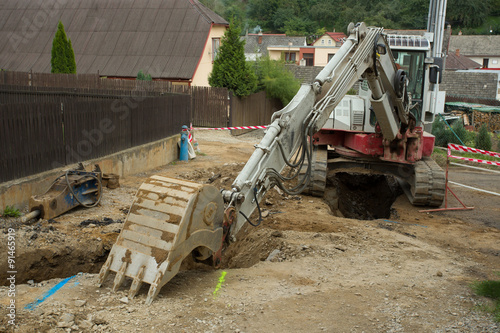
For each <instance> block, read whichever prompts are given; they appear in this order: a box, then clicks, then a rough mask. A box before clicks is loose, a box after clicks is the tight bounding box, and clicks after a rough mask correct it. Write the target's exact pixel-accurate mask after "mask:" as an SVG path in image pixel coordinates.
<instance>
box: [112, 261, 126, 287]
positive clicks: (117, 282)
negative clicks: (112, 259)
mask: <svg viewBox="0 0 500 333" xmlns="http://www.w3.org/2000/svg"><path fill="white" fill-rule="evenodd" d="M127 266H128V262H127V261H124V262H123V263H122V267H120V270H119V271H118V272H116V276H115V281H114V283H113V292H116V291H117V290H118V288H120V286H121V285H122V283H123V280H125V271H126V270H127Z"/></svg>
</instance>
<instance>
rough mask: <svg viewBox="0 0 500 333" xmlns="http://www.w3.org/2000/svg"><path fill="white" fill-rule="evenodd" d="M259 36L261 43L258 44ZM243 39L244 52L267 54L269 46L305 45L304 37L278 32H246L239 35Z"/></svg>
mask: <svg viewBox="0 0 500 333" xmlns="http://www.w3.org/2000/svg"><path fill="white" fill-rule="evenodd" d="M259 37H262V43H261V44H259ZM241 39H243V40H245V41H246V43H245V53H262V54H263V55H267V54H268V52H267V48H268V47H269V46H288V45H289V43H291V46H306V37H288V36H286V35H284V34H283V35H279V34H262V35H259V34H248V35H247V36H244V37H241Z"/></svg>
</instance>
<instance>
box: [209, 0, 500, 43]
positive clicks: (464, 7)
mask: <svg viewBox="0 0 500 333" xmlns="http://www.w3.org/2000/svg"><path fill="white" fill-rule="evenodd" d="M201 2H202V3H203V4H205V5H206V6H207V7H209V8H210V9H212V10H214V11H215V12H217V13H218V14H220V15H221V16H223V17H224V18H226V19H227V20H230V19H231V18H236V19H237V20H238V21H240V22H241V23H242V24H243V28H244V30H243V31H246V30H248V31H249V32H258V30H259V28H260V29H262V31H263V32H265V33H286V34H287V35H301V36H309V37H311V38H313V37H314V36H317V35H321V34H322V33H323V32H324V31H334V30H336V31H345V30H346V28H347V25H348V24H349V22H360V21H364V22H366V23H367V24H369V25H375V26H381V27H384V28H386V29H426V28H427V15H428V8H429V0H413V1H407V0H371V1H362V0H343V1H339V0H201ZM446 21H447V22H448V23H449V24H451V26H452V29H453V33H454V34H456V33H458V31H462V33H464V34H482V35H484V34H500V0H448V6H447V15H446Z"/></svg>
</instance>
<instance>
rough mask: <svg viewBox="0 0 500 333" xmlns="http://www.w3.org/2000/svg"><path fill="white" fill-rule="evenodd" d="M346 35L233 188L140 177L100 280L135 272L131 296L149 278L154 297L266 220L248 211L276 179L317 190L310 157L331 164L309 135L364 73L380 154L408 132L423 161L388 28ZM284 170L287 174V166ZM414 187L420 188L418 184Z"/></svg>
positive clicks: (278, 117)
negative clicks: (187, 264) (191, 265)
mask: <svg viewBox="0 0 500 333" xmlns="http://www.w3.org/2000/svg"><path fill="white" fill-rule="evenodd" d="M348 34H349V37H348V38H347V40H346V41H345V43H344V44H343V45H342V47H341V48H340V49H339V50H338V52H337V53H336V54H335V56H334V57H333V58H332V60H331V61H330V62H329V63H328V64H327V66H325V68H324V69H323V70H322V71H321V72H320V73H319V75H318V76H317V77H316V79H315V81H314V82H313V83H312V84H304V85H302V86H301V88H300V89H299V91H298V93H297V94H296V95H295V97H294V98H293V99H292V101H291V102H290V103H289V104H288V105H287V106H286V107H284V108H283V109H282V110H280V111H278V112H276V113H274V114H273V116H272V119H271V125H269V126H268V128H267V131H266V134H265V135H264V137H263V139H262V141H261V142H260V143H259V144H258V145H256V146H255V148H256V149H255V151H254V152H253V154H252V156H251V157H250V158H249V160H248V162H247V163H246V164H245V166H244V167H243V169H242V170H241V172H240V173H239V175H238V177H237V178H236V179H235V181H234V182H233V184H232V185H231V189H230V190H222V191H220V192H219V191H218V190H217V189H216V188H215V187H213V186H211V185H200V184H197V183H193V182H189V181H183V180H177V179H170V178H165V177H160V176H153V177H151V178H149V179H148V180H147V181H146V182H145V183H144V184H142V185H141V187H140V188H139V191H138V193H137V195H136V199H135V201H134V203H133V204H132V207H131V209H130V211H129V215H128V217H127V220H126V222H125V225H124V227H123V229H122V231H121V233H120V235H119V237H118V239H117V241H116V243H115V244H114V246H113V248H112V249H111V252H110V255H109V257H108V259H107V261H106V263H105V264H104V266H103V267H102V269H101V272H100V274H99V285H101V284H102V283H103V282H104V281H105V279H106V277H107V275H108V273H109V272H111V271H112V272H116V276H115V279H114V284H113V290H114V291H116V290H117V289H118V287H119V286H120V285H121V284H122V282H123V280H124V278H125V277H129V278H131V279H133V282H132V285H131V287H130V293H129V296H131V297H133V296H134V295H135V294H136V293H137V291H138V290H139V287H140V285H141V283H143V282H146V283H148V284H150V288H149V293H148V296H147V299H146V303H147V304H150V303H151V302H152V301H153V299H154V297H155V296H156V295H157V294H158V292H159V290H160V288H161V287H162V286H163V285H164V284H165V283H167V282H168V281H169V280H170V279H172V278H173V277H174V276H175V274H176V273H177V272H178V270H179V266H180V264H181V262H182V260H183V259H184V258H185V257H186V256H188V255H190V254H191V255H192V256H193V258H194V259H195V260H197V261H202V262H207V263H211V264H213V265H214V266H218V265H219V263H220V253H221V250H222V248H223V247H224V244H225V243H226V242H227V238H228V235H229V234H231V235H236V234H237V233H238V231H239V230H240V229H241V228H242V226H243V225H244V224H245V223H246V222H249V223H250V224H252V225H257V224H258V223H260V221H261V219H259V221H258V222H257V223H255V224H254V223H252V222H251V221H250V219H249V217H250V216H251V214H252V212H253V211H254V210H255V209H256V208H258V210H259V213H260V208H259V202H260V201H261V200H262V198H263V197H264V195H265V194H266V192H267V191H268V190H269V189H271V188H273V187H274V186H277V187H279V188H280V189H282V190H283V191H284V192H286V193H287V194H291V195H293V194H299V193H301V192H302V191H304V190H305V189H306V188H308V187H309V188H311V186H310V184H311V182H312V184H313V186H312V188H313V190H315V184H316V178H318V177H317V176H315V175H311V170H312V165H321V167H322V168H323V169H325V168H324V165H325V161H324V159H325V152H326V156H328V152H327V151H326V149H320V150H318V151H316V153H315V152H314V143H315V142H313V140H312V139H309V138H313V135H314V134H315V133H317V132H318V131H319V130H320V129H321V128H322V127H323V125H324V124H325V122H326V121H327V120H328V117H329V115H330V114H331V112H332V111H333V110H334V109H335V107H336V106H337V105H338V104H339V102H340V101H341V99H342V97H344V96H345V95H346V93H347V91H348V90H349V89H350V88H351V87H352V86H353V85H354V83H355V82H356V81H358V79H360V78H365V79H366V81H367V82H368V85H369V88H370V90H371V92H372V98H371V104H372V106H373V109H374V112H375V114H376V117H377V120H378V122H379V124H380V126H379V127H380V132H381V133H382V135H381V136H380V135H379V136H380V137H381V138H382V139H381V140H383V141H380V142H381V145H382V143H383V149H382V155H383V156H384V158H387V159H388V160H389V161H390V160H391V154H394V151H393V148H394V147H396V148H398V149H399V148H401V147H402V146H404V148H405V147H406V146H405V145H406V142H407V139H408V138H409V140H410V142H412V147H413V146H415V147H413V150H412V149H409V150H408V151H409V153H408V154H405V156H406V155H408V156H410V157H411V158H412V159H413V161H414V162H416V161H417V160H419V158H420V157H419V156H421V149H420V150H418V149H417V148H418V147H420V146H419V145H418V144H419V142H420V141H418V140H419V138H420V137H418V135H417V134H415V133H414V132H413V129H412V126H411V124H412V122H411V121H412V117H411V115H410V113H409V111H410V104H411V98H410V96H408V95H407V94H406V91H407V89H406V88H405V87H404V85H405V84H407V82H406V81H405V80H404V78H402V77H403V73H401V72H398V70H397V68H396V65H395V63H394V59H393V56H392V54H391V51H390V48H389V45H388V43H387V39H386V37H385V35H384V33H383V29H382V28H375V27H366V25H365V24H364V23H359V24H357V25H354V24H350V25H349V27H348ZM395 82H397V86H396V87H395V86H394V84H395ZM395 88H396V89H395ZM414 137H416V138H414ZM411 140H413V141H411ZM413 143H415V144H413ZM375 148H377V147H375ZM379 148H380V147H379ZM377 149H378V148H377ZM419 153H420V155H418V154H419ZM396 155H397V154H396ZM397 156H399V155H397ZM379 162H380V163H381V164H382V165H383V164H384V163H386V164H387V163H389V162H387V161H384V160H381V161H379ZM392 164H394V165H399V166H400V165H401V164H397V163H392ZM402 165H404V166H410V167H412V166H411V164H402ZM426 165H427V164H426ZM285 168H287V170H286V171H287V172H286V173H283V174H282V172H283V171H284V169H285ZM301 169H303V170H305V171H302V172H301V171H300V170H301ZM419 170H420V168H419ZM424 172H425V171H424ZM301 174H302V176H300V175H301ZM325 174H326V169H325ZM319 178H324V177H323V175H322V176H321V177H319ZM419 179H423V178H422V177H420V176H419V177H417V183H418V182H419V181H420V180H419ZM319 181H320V182H321V181H322V180H321V179H320V180H319ZM289 184H293V185H289ZM322 186H323V185H321V184H320V186H319V187H322ZM416 193H420V192H419V190H418V189H417V190H416ZM426 200H427V199H426Z"/></svg>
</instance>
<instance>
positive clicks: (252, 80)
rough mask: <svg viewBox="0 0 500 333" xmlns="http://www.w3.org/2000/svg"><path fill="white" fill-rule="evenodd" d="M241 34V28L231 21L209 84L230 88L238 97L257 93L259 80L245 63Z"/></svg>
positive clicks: (223, 38) (243, 42)
mask: <svg viewBox="0 0 500 333" xmlns="http://www.w3.org/2000/svg"><path fill="white" fill-rule="evenodd" d="M240 32H241V29H240V27H239V26H238V25H236V24H235V23H234V21H231V24H230V25H229V29H228V30H226V32H225V33H224V36H223V37H222V40H221V46H220V48H219V50H218V52H217V56H216V58H215V61H214V66H213V69H212V73H210V75H209V77H208V83H210V85H211V86H212V87H225V88H228V89H229V90H231V91H232V92H233V93H234V94H235V95H236V96H240V97H242V96H248V95H250V94H252V93H253V92H254V91H255V89H256V87H257V78H256V76H255V73H254V72H253V71H252V70H251V68H250V65H249V64H248V63H247V62H246V61H245V50H244V46H245V41H242V40H240ZM213 51H215V50H213Z"/></svg>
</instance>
